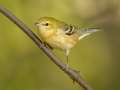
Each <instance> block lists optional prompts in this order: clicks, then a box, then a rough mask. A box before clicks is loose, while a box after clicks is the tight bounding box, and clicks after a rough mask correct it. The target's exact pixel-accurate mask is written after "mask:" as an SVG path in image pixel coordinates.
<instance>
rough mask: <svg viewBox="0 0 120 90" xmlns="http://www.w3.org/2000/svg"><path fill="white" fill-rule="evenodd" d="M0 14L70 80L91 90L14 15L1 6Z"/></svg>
mask: <svg viewBox="0 0 120 90" xmlns="http://www.w3.org/2000/svg"><path fill="white" fill-rule="evenodd" d="M0 12H1V13H2V14H3V15H4V16H6V17H7V18H8V19H10V21H11V22H13V23H14V24H16V25H17V26H18V27H19V28H20V30H22V31H23V32H24V33H26V34H27V36H28V37H30V38H31V39H32V40H33V42H34V43H35V44H36V45H37V46H38V47H39V48H41V50H42V51H43V52H44V53H45V54H46V55H47V56H48V57H49V58H50V59H49V60H51V61H52V62H53V63H54V64H56V65H57V66H58V67H59V68H60V69H61V70H62V71H64V72H65V73H66V74H67V75H68V76H69V77H71V79H72V80H73V81H75V82H77V83H78V84H79V85H80V86H81V87H82V88H83V89H84V90H92V88H91V87H90V86H89V85H88V84H87V83H86V82H85V81H84V79H82V77H81V76H80V74H79V73H78V72H76V71H75V70H73V69H72V68H68V69H66V64H64V63H63V62H61V60H60V59H59V58H58V57H56V56H55V55H54V53H53V52H52V51H51V50H50V49H48V48H46V47H45V46H44V44H43V43H42V41H41V40H40V39H39V38H38V37H37V36H36V35H35V34H34V33H33V32H32V31H31V29H30V28H29V27H27V26H26V25H25V24H24V23H23V22H22V21H20V20H19V19H18V18H17V17H16V16H15V15H13V14H12V13H11V12H10V11H8V10H7V9H5V8H4V7H3V6H1V5H0Z"/></svg>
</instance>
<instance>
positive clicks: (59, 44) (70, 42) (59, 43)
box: [47, 36, 77, 50]
mask: <svg viewBox="0 0 120 90" xmlns="http://www.w3.org/2000/svg"><path fill="white" fill-rule="evenodd" d="M47 42H48V43H49V44H50V45H51V46H52V47H54V48H59V49H63V50H66V49H70V48H72V47H73V46H74V45H75V44H76V43H77V40H74V38H70V37H69V38H68V37H64V36H63V37H61V36H54V37H51V38H49V39H48V40H47Z"/></svg>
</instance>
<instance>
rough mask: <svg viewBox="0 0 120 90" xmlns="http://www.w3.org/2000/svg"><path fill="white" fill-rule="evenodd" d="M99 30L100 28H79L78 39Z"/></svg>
mask: <svg viewBox="0 0 120 90" xmlns="http://www.w3.org/2000/svg"><path fill="white" fill-rule="evenodd" d="M97 31H100V29H94V28H88V29H83V30H80V37H79V40H81V39H83V38H84V37H86V36H88V35H91V34H92V33H94V32H97Z"/></svg>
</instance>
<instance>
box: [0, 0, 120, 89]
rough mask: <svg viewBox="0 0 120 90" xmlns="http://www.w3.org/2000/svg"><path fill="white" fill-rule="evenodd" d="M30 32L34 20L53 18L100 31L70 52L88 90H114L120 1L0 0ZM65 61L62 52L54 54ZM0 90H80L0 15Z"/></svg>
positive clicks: (119, 47) (119, 55) (119, 50)
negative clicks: (87, 84)
mask: <svg viewBox="0 0 120 90" xmlns="http://www.w3.org/2000/svg"><path fill="white" fill-rule="evenodd" d="M0 4H1V5H3V6H4V7H6V8H8V9H9V10H10V11H11V12H13V14H14V15H16V16H17V17H18V18H19V19H21V20H22V21H23V22H24V23H26V24H27V25H28V26H29V27H30V28H32V30H33V31H34V32H36V31H37V30H36V27H35V26H34V22H35V21H36V20H37V19H38V18H40V17H43V16H51V17H55V18H57V19H58V20H62V21H64V22H66V23H68V24H74V25H79V26H80V27H99V28H101V29H102V31H101V32H97V33H95V34H92V35H91V36H89V37H86V38H84V39H83V40H81V41H80V42H79V44H77V45H76V47H75V48H73V49H72V51H71V53H70V56H69V58H70V60H69V63H70V66H71V67H72V68H74V69H76V70H80V71H81V74H82V76H83V77H84V78H85V79H86V80H87V82H88V83H89V84H90V85H91V86H92V87H93V89H94V90H120V86H119V85H120V77H119V76H120V70H119V68H120V25H119V24H120V0H11V1H10V0H0ZM54 52H55V53H56V54H57V56H58V57H60V58H61V59H63V62H66V60H65V56H64V53H63V52H61V51H59V50H55V51H54ZM0 90H82V89H81V88H80V86H79V85H77V84H73V82H72V80H71V79H70V78H69V77H68V76H67V75H66V74H65V73H63V72H62V71H61V70H60V69H59V68H58V67H56V65H54V64H53V63H52V62H51V61H50V60H49V59H48V57H47V56H46V55H45V54H44V53H43V52H42V51H41V50H40V49H39V48H38V47H37V46H36V45H35V44H34V43H33V42H32V41H31V40H30V39H29V38H28V37H27V36H26V35H25V34H24V33H23V32H22V31H20V30H19V28H18V27H17V26H16V25H14V24H13V23H12V22H11V21H9V20H8V19H7V18H6V17H4V16H3V15H2V14H0Z"/></svg>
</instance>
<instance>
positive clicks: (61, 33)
mask: <svg viewBox="0 0 120 90" xmlns="http://www.w3.org/2000/svg"><path fill="white" fill-rule="evenodd" d="M35 26H36V27H37V28H38V29H37V30H38V34H39V37H40V38H41V39H42V41H43V42H44V44H45V46H47V47H49V48H51V49H54V48H56V49H59V50H62V51H64V52H65V56H66V57H67V65H68V56H69V53H70V51H71V49H72V48H73V47H74V46H75V45H76V44H77V43H78V42H79V41H80V40H81V39H83V38H84V37H86V36H88V35H91V34H92V33H94V32H97V31H100V30H99V29H98V28H81V27H78V26H75V25H71V24H67V23H65V22H63V21H60V20H57V19H55V18H53V17H41V18H40V19H38V20H37V21H36V22H35Z"/></svg>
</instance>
